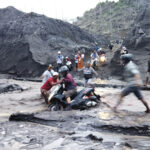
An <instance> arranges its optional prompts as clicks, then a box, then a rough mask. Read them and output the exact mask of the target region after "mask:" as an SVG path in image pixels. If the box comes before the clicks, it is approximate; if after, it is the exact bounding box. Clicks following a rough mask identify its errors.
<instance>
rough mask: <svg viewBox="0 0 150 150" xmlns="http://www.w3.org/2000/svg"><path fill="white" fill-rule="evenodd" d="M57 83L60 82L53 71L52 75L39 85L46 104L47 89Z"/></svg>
mask: <svg viewBox="0 0 150 150" xmlns="http://www.w3.org/2000/svg"><path fill="white" fill-rule="evenodd" d="M57 84H60V82H59V81H58V73H57V72H54V73H53V77H51V78H49V79H48V80H47V81H46V82H45V83H44V85H43V86H42V87H41V95H42V96H43V97H44V99H45V102H46V104H48V97H49V90H50V89H51V88H52V87H53V86H55V85H57Z"/></svg>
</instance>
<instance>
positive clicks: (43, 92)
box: [41, 88, 49, 104]
mask: <svg viewBox="0 0 150 150" xmlns="http://www.w3.org/2000/svg"><path fill="white" fill-rule="evenodd" d="M41 95H42V96H43V97H44V99H45V102H46V104H48V97H49V91H46V90H44V89H42V88H41Z"/></svg>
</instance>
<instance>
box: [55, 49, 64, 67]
mask: <svg viewBox="0 0 150 150" xmlns="http://www.w3.org/2000/svg"><path fill="white" fill-rule="evenodd" d="M63 61H64V56H63V55H62V54H61V51H58V55H57V57H56V62H57V70H59V68H60V67H61V66H62V65H63Z"/></svg>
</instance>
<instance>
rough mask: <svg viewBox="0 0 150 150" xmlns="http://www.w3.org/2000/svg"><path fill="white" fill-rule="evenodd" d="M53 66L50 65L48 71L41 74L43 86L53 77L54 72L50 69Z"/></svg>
mask: <svg viewBox="0 0 150 150" xmlns="http://www.w3.org/2000/svg"><path fill="white" fill-rule="evenodd" d="M52 68H53V66H52V65H51V64H50V65H49V66H48V69H47V70H45V71H44V73H43V74H42V83H43V84H44V83H45V82H46V81H47V80H48V79H49V78H51V77H52V76H53V73H54V70H53V69H52Z"/></svg>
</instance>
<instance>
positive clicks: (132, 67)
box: [114, 54, 150, 113]
mask: <svg viewBox="0 0 150 150" xmlns="http://www.w3.org/2000/svg"><path fill="white" fill-rule="evenodd" d="M121 60H122V64H123V66H124V68H125V76H126V79H127V82H128V85H127V87H126V88H125V89H124V90H123V91H122V92H121V94H120V98H119V100H118V102H117V104H116V106H115V107H114V110H117V108H118V106H119V105H120V104H121V103H122V101H123V98H124V97H125V96H127V95H128V94H130V93H134V94H135V96H136V97H137V98H138V99H139V100H140V101H141V102H142V103H143V104H144V106H145V107H146V111H145V112H146V113H149V112H150V109H149V106H148V103H147V102H146V101H145V100H144V98H143V95H142V93H141V90H140V86H141V85H142V80H141V78H140V72H139V70H138V67H137V66H136V64H134V63H133V61H132V54H124V55H122V56H121Z"/></svg>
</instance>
